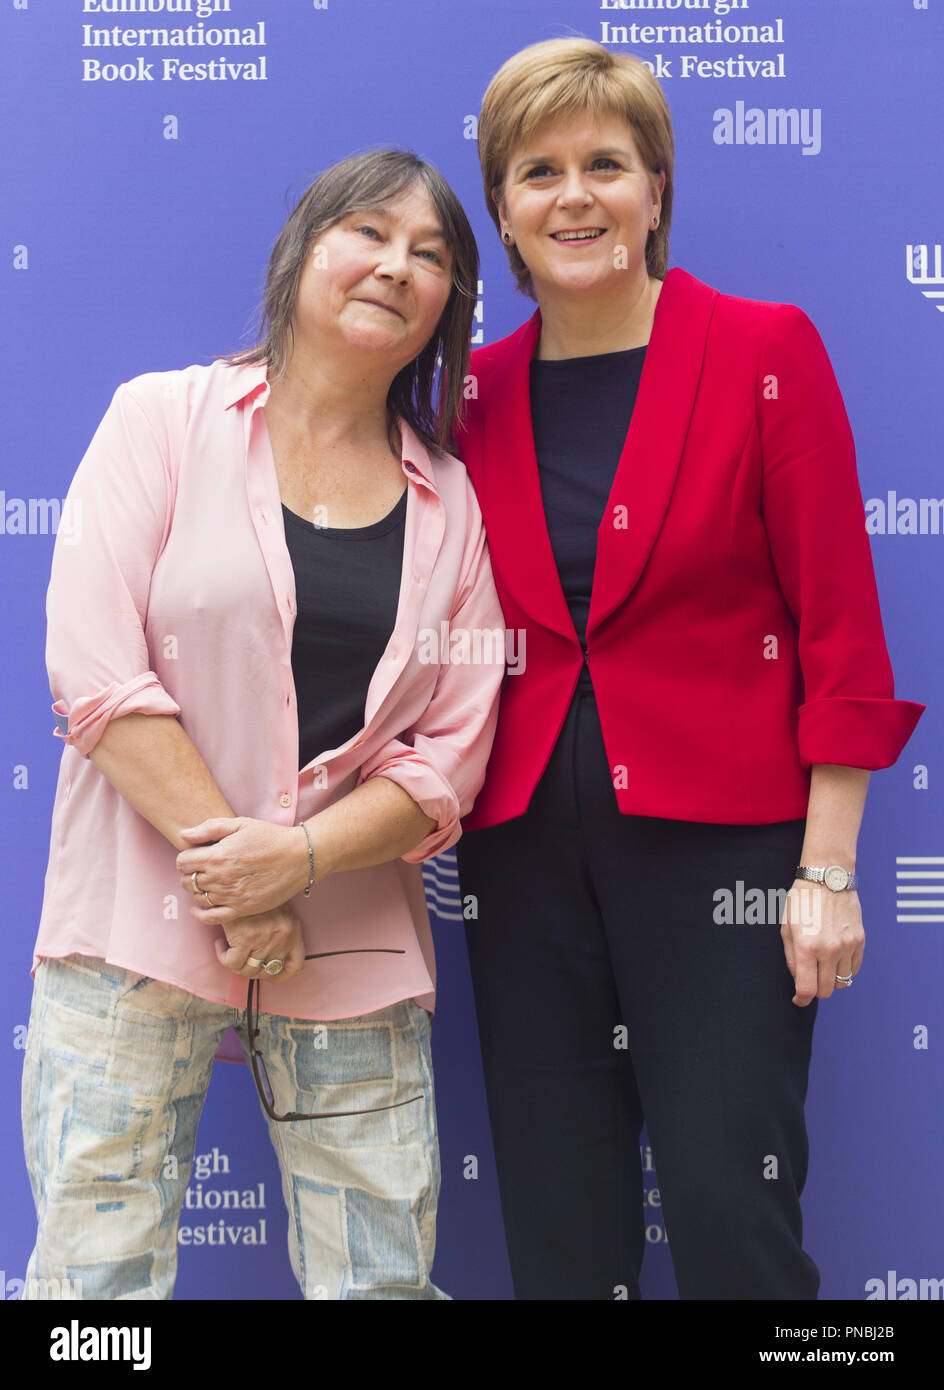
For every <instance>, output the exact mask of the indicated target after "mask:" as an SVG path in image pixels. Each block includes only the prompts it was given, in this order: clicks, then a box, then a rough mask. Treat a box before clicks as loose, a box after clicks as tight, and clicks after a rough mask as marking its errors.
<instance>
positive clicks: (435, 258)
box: [417, 251, 443, 265]
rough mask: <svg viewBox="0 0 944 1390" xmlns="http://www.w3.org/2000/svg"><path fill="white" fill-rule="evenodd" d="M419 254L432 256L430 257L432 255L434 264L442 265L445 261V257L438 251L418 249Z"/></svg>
mask: <svg viewBox="0 0 944 1390" xmlns="http://www.w3.org/2000/svg"><path fill="white" fill-rule="evenodd" d="M417 255H419V256H430V257H432V261H433V264H434V265H442V263H443V258H442V256H441V255H440V254H439V252H438V251H418V252H417Z"/></svg>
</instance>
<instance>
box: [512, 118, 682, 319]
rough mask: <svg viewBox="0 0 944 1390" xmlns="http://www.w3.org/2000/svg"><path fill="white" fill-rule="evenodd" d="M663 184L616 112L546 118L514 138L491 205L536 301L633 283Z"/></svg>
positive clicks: (614, 289)
mask: <svg viewBox="0 0 944 1390" xmlns="http://www.w3.org/2000/svg"><path fill="white" fill-rule="evenodd" d="M664 185H665V175H664V174H659V175H656V174H654V173H653V172H652V171H651V170H650V169H647V168H646V166H645V164H644V163H643V161H642V159H641V157H640V155H639V151H638V149H637V147H636V141H635V139H634V138H633V132H632V129H631V127H630V126H629V125H628V124H627V123H626V122H625V121H624V120H621V119H620V118H619V117H618V116H607V115H600V116H597V115H594V114H593V113H590V112H587V113H585V114H583V115H579V116H568V117H561V118H559V119H555V120H551V121H545V122H544V123H543V124H542V125H540V126H538V127H537V129H536V130H535V131H534V133H533V134H532V135H531V136H530V137H529V138H528V139H527V140H524V141H521V142H519V144H517V145H516V146H515V147H514V148H513V149H512V151H511V154H510V156H509V159H508V167H507V171H506V175H505V182H504V186H503V188H502V189H501V190H500V191H499V192H498V193H497V195H496V197H495V202H496V205H497V207H498V211H499V218H500V221H501V230H502V233H503V234H504V233H506V232H508V233H510V235H511V237H512V239H513V241H514V243H515V245H516V246H517V248H518V252H519V254H520V255H521V258H522V260H523V261H524V263H525V264H526V265H527V267H528V269H529V270H530V272H531V279H532V281H533V284H534V289H535V293H536V295H537V298H538V300H539V302H541V303H543V304H547V303H549V302H550V301H552V300H555V299H557V298H559V297H561V296H564V297H569V296H571V295H573V294H578V293H582V294H591V295H603V294H607V295H608V294H610V293H619V292H620V291H621V290H623V289H627V288H628V287H629V286H631V285H632V284H634V283H635V284H638V280H639V277H640V275H642V276H645V274H646V258H645V251H646V238H647V236H648V234H649V232H650V231H651V230H652V227H653V221H652V219H653V217H654V216H658V214H659V212H660V209H661V192H662V189H663V187H664Z"/></svg>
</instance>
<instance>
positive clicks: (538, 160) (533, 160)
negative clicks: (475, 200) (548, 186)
mask: <svg viewBox="0 0 944 1390" xmlns="http://www.w3.org/2000/svg"><path fill="white" fill-rule="evenodd" d="M610 154H618V155H622V157H623V159H631V158H632V156H631V154H630V152H629V150H624V149H620V148H619V147H618V146H616V145H613V146H610V147H608V148H604V149H598V150H588V151H587V157H588V158H590V159H600V158H601V157H602V156H603V155H610ZM553 163H554V156H553V155H551V154H529V155H528V157H527V159H522V160H519V162H518V163H517V164H516V165H515V173H518V171H519V170H520V169H526V168H527V166H528V165H529V164H553Z"/></svg>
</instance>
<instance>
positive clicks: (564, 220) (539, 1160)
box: [456, 39, 924, 1300]
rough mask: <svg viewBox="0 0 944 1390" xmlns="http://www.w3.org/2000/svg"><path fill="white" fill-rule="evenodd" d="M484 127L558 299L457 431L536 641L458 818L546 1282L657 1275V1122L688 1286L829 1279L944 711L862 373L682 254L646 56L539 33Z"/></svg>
mask: <svg viewBox="0 0 944 1390" xmlns="http://www.w3.org/2000/svg"><path fill="white" fill-rule="evenodd" d="M478 139H479V154H480V157H481V162H482V173H483V179H484V186H485V195H486V203H487V205H488V210H489V214H490V215H491V217H492V219H493V221H494V222H495V225H496V227H497V229H498V231H499V234H500V235H501V238H502V241H503V243H504V245H505V248H506V250H507V252H508V257H509V262H510V265H511V269H512V271H513V273H514V275H515V277H516V280H517V283H518V287H519V289H521V290H522V291H524V292H525V293H526V294H528V295H530V296H531V297H532V298H534V299H536V300H537V304H538V308H537V310H536V311H535V313H534V314H533V315H532V317H531V318H530V319H529V320H528V321H527V322H525V323H524V324H523V325H522V326H521V327H520V328H519V329H518V330H517V331H516V332H514V333H512V334H511V335H510V336H509V337H507V338H504V339H502V340H501V341H500V342H497V343H493V344H490V345H487V346H485V347H482V348H479V349H477V350H476V351H475V352H473V354H472V360H471V365H470V371H471V374H472V376H473V378H474V380H475V382H476V395H475V398H474V399H473V400H471V401H470V403H469V406H470V409H469V416H468V419H467V421H466V422H465V425H464V427H463V429H462V430H461V431H460V433H459V436H458V448H459V451H460V452H461V455H462V457H463V459H464V461H465V464H466V467H467V468H468V470H469V473H470V474H471V477H472V480H473V482H474V484H475V487H476V491H477V493H478V496H479V500H480V502H481V504H482V510H483V514H484V517H485V524H486V528H487V531H488V536H489V544H490V549H491V554H492V556H493V559H494V564H495V575H496V582H497V587H498V592H499V597H500V599H501V604H502V608H503V611H504V614H505V621H506V624H507V626H508V627H509V628H513V629H517V630H519V631H520V632H522V633H523V634H524V636H525V637H526V640H527V652H528V662H527V668H526V670H524V671H522V672H520V673H518V674H516V675H515V676H514V678H513V679H511V678H508V679H506V681H505V684H504V687H503V690H502V699H501V707H500V714H499V723H498V730H497V733H496V738H495V744H494V748H493V751H492V754H491V758H490V761H489V766H488V772H487V776H486V780H485V785H484V787H483V789H482V791H481V792H480V793H479V796H478V798H477V800H476V804H475V807H474V809H473V811H472V813H471V814H470V815H468V816H467V817H465V819H464V821H463V828H464V832H465V833H464V835H463V838H462V840H461V841H460V842H459V844H458V846H457V851H456V852H457V857H458V861H459V871H460V881H461V888H462V892H463V894H466V895H469V894H471V895H474V897H475V899H476V901H477V904H478V907H477V912H478V915H477V918H476V919H475V920H474V921H470V922H469V923H468V926H467V939H468V945H469V956H470V961H471V966H472V973H473V980H474V985H475V995H476V1007H477V1012H478V1021H479V1032H480V1037H481V1045H482V1056H483V1063H484V1068H485V1076H486V1084H487V1090H488V1101H489V1113H490V1117H491V1124H492V1134H493V1138H494V1142H495V1153H496V1159H497V1163H498V1173H499V1181H500V1189H501V1197H502V1209H503V1213H504V1219H505V1230H506V1235H507V1239H508V1246H509V1253H510V1258H511V1267H512V1273H513V1277H514V1284H515V1291H516V1295H517V1297H519V1298H540V1299H545V1298H546V1299H568V1300H571V1299H600V1298H602V1299H613V1298H622V1297H630V1298H638V1297H639V1282H638V1276H639V1270H640V1264H641V1261H642V1255H643V1250H644V1246H645V1234H644V1220H643V1206H642V1171H641V1164H640V1153H639V1137H640V1131H641V1127H642V1124H643V1122H644V1121H645V1123H646V1126H647V1129H648V1133H649V1137H650V1139H651V1142H652V1148H653V1154H654V1158H655V1163H656V1167H657V1169H658V1175H659V1187H660V1194H661V1202H662V1208H663V1211H664V1215H665V1223H666V1233H667V1238H668V1241H669V1248H670V1250H671V1252H672V1258H673V1261H674V1267H675V1274H676V1279H677V1283H678V1288H679V1292H680V1295H681V1297H682V1298H686V1299H691V1298H700V1299H741V1298H744V1299H781V1298H783V1299H810V1298H815V1297H816V1292H817V1288H818V1284H819V1275H818V1272H817V1270H816V1266H815V1264H814V1263H813V1260H812V1259H811V1258H810V1256H809V1255H808V1254H807V1253H806V1252H805V1251H804V1250H803V1248H802V1241H801V1214H800V1205H799V1197H800V1193H801V1191H802V1188H803V1184H804V1180H805V1177H806V1166H807V1137H806V1128H805V1123H804V1116H803V1104H804V1098H805V1094H806V1086H807V1074H808V1066H809V1058H810V1048H811V1043H812V1028H813V1020H814V1014H815V1009H816V1002H815V1001H816V1000H817V999H823V1000H825V999H828V998H830V997H831V996H832V995H833V993H834V991H842V990H845V989H848V988H849V986H850V985H851V984H852V982H853V980H854V978H855V975H856V974H857V972H858V970H859V968H860V966H861V963H862V953H863V943H864V934H863V930H862V922H861V911H860V907H859V903H858V898H857V896H856V892H855V889H856V887H857V879H856V877H855V868H856V863H855V856H856V840H857V836H858V831H859V824H860V820H861V816H862V811H863V806H864V802H865V794H866V787H867V783H868V779H869V770H870V769H875V768H881V767H887V766H889V765H890V764H892V763H893V762H894V761H895V760H896V758H897V757H898V755H899V753H900V752H901V750H902V748H903V747H904V745H905V743H906V741H907V739H908V737H909V736H910V734H911V731H912V729H913V728H914V726H915V724H916V722H917V720H918V718H919V717H920V714H921V712H922V710H923V708H924V706H923V705H917V704H913V703H911V702H909V701H905V700H896V699H895V698H894V685H893V679H892V672H891V667H890V664H889V660H888V654H887V651H886V647H885V639H884V634H883V631H882V623H881V614H880V610H879V604H878V598H877V594H876V588H875V580H874V576H873V572H872V564H871V557H870V553H869V546H868V539H867V537H866V533H865V527H864V511H863V506H862V499H861V495H860V493H859V487H858V481H857V477H856V468H855V455H854V449H853V444H852V436H851V432H850V430H849V425H848V421H847V419H846V414H845V410H844V407H843V402H842V398H841V396H840V393H839V388H838V386H837V384H836V379H835V376H834V374H833V371H832V368H831V366H830V362H829V358H828V357H827V355H826V351H825V349H824V347H823V344H822V342H821V340H820V338H819V335H818V333H817V332H816V329H815V328H814V326H813V324H812V323H811V322H810V320H809V319H808V318H807V316H806V315H805V314H804V313H803V312H802V311H801V310H799V309H797V308H795V307H794V306H792V305H781V304H774V303H762V302H757V301H752V300H747V299H741V298H736V297H734V296H732V295H726V294H721V293H719V292H718V291H717V290H715V289H712V288H710V287H709V286H708V285H706V284H704V283H702V282H701V281H700V280H698V279H696V278H695V277H694V276H692V275H690V274H688V273H687V272H686V271H684V270H682V269H680V268H671V269H669V268H668V267H667V258H668V232H669V225H670V220H671V214H672V199H673V183H672V166H673V137H672V127H671V120H670V116H669V111H668V106H667V104H666V101H665V98H664V96H663V94H662V91H661V89H660V87H659V84H658V82H657V81H656V80H655V78H654V77H653V75H652V74H651V72H650V71H649V69H648V68H647V67H646V66H645V64H643V63H642V62H640V60H638V59H635V58H632V57H624V56H620V55H615V54H613V53H610V52H609V51H608V50H607V49H605V48H603V47H602V46H601V45H599V44H596V43H593V42H591V41H590V40H587V39H553V40H549V41H548V42H546V43H540V44H535V45H533V46H532V47H530V48H526V49H525V50H523V52H521V53H518V54H515V55H514V57H512V58H511V59H509V61H508V62H507V63H506V64H505V65H504V66H503V67H502V68H501V70H500V71H499V72H498V73H497V74H496V75H495V77H494V78H493V79H492V82H491V83H490V85H489V88H488V90H487V92H486V93H485V97H484V100H483V103H482V112H481V117H480V121H479V128H478ZM745 888H746V889H749V890H750V891H751V897H750V901H751V903H752V904H755V905H756V903H757V902H758V901H760V902H762V903H765V904H766V903H768V902H771V901H773V902H774V903H775V904H777V908H776V910H774V911H773V912H772V913H771V914H768V916H767V917H766V918H765V917H763V914H761V915H760V916H758V914H757V912H756V911H752V913H751V914H750V915H748V914H746V913H745V912H744V911H743V902H744V900H745V896H746V894H745V891H744V890H745ZM758 890H759V891H758ZM729 900H730V902H739V903H741V904H742V907H741V909H740V915H739V916H737V915H735V916H734V917H732V916H730V915H725V911H724V910H722V909H723V908H724V904H725V903H727V902H728V901H729ZM719 904H720V907H719ZM781 904H785V907H783V908H782V907H781Z"/></svg>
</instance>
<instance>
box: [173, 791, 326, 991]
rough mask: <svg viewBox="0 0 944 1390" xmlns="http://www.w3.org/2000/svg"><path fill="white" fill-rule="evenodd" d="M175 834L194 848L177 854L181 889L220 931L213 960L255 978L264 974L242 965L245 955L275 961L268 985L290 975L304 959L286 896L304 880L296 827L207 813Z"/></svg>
mask: <svg viewBox="0 0 944 1390" xmlns="http://www.w3.org/2000/svg"><path fill="white" fill-rule="evenodd" d="M180 834H181V836H182V837H183V838H184V839H186V840H188V841H190V842H192V845H193V847H192V848H189V849H183V850H181V851H180V853H179V854H178V855H177V869H178V871H179V873H180V882H181V886H182V887H183V888H184V889H185V890H186V891H187V892H188V893H195V896H194V905H193V907H192V908H191V914H192V916H193V917H195V918H196V920H197V921H198V922H202V923H204V924H205V925H207V926H217V927H221V928H222V930H223V933H224V935H225V938H226V940H225V942H224V941H222V940H220V939H219V938H217V940H216V941H215V942H214V945H215V947H216V954H217V957H218V958H219V961H220V964H221V965H225V966H226V968H227V970H232V971H233V972H234V973H235V974H237V975H244V976H246V977H247V978H249V979H256V978H259V977H260V976H261V975H262V974H263V972H262V969H261V967H259V966H253V965H250V964H249V963H248V962H249V960H250V958H252V959H254V960H262V961H266V960H273V959H277V960H282V961H284V962H285V964H284V967H283V969H282V971H281V973H280V974H278V975H273V976H271V979H272V981H273V982H276V981H278V980H286V979H290V978H291V977H292V976H293V975H297V974H298V972H299V971H300V970H301V968H302V966H303V965H304V963H305V946H304V942H303V940H302V928H301V923H300V922H299V920H298V917H297V916H296V915H295V913H294V912H293V911H292V909H291V907H290V906H289V900H290V899H291V898H293V897H294V896H295V894H296V893H300V892H301V891H302V890H303V889H305V888H307V887H308V883H309V879H310V870H309V858H308V842H307V839H306V837H305V834H304V831H303V830H302V829H301V827H300V826H297V825H295V826H284V825H273V824H272V823H271V822H270V821H262V820H253V819H252V818H251V817H249V816H235V817H228V816H212V817H210V818H209V819H208V820H204V821H201V822H200V824H199V825H192V826H188V827H186V828H185V829H182V830H181V832H180ZM194 874H196V892H195V890H194V881H193V875H194ZM208 898H209V902H208V901H207V899H208ZM210 904H212V906H211V905H210ZM269 978H270V977H269V976H266V979H267V980H268V979H269Z"/></svg>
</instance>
